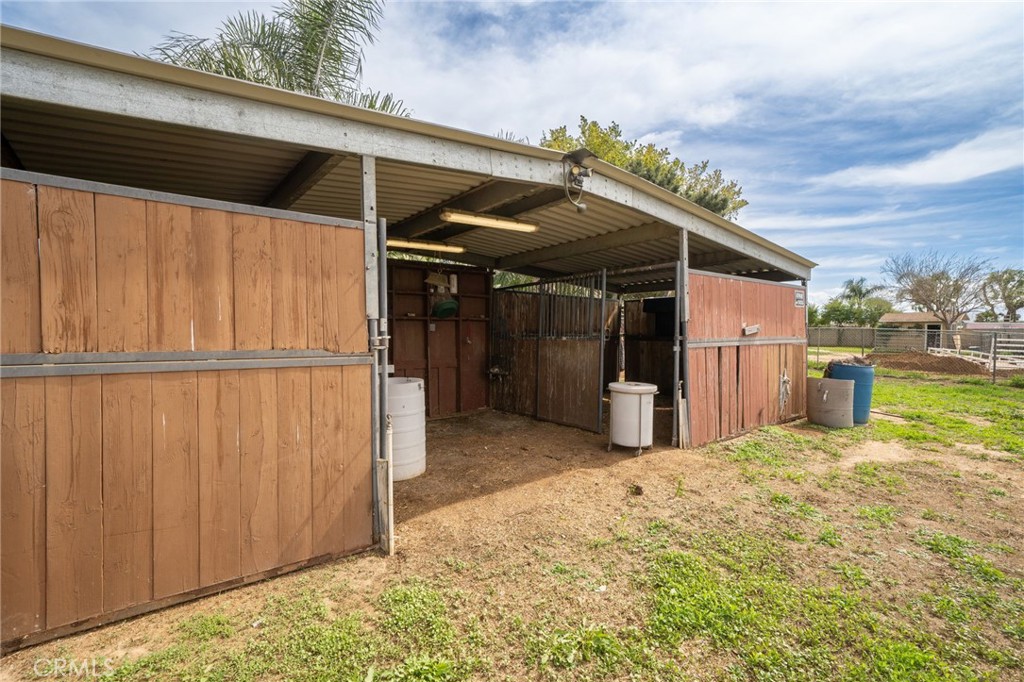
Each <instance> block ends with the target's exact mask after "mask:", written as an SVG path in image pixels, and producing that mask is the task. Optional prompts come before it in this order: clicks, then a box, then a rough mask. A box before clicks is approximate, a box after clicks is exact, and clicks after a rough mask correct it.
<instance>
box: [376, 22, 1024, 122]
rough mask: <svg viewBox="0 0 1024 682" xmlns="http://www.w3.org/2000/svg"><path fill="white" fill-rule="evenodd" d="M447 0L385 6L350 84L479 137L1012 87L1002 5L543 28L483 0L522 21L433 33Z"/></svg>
mask: <svg viewBox="0 0 1024 682" xmlns="http://www.w3.org/2000/svg"><path fill="white" fill-rule="evenodd" d="M449 7H450V6H448V5H445V4H434V3H396V4H392V5H389V6H388V10H387V13H386V18H385V24H384V27H383V31H382V35H381V37H380V40H379V41H378V42H377V44H376V45H375V46H373V47H371V48H369V49H368V50H367V67H366V80H367V82H368V83H369V84H371V85H372V86H373V87H374V88H383V89H386V90H389V91H392V92H395V93H397V94H399V95H400V96H402V97H404V98H405V99H406V101H407V102H408V103H409V104H410V105H411V106H412V107H413V108H414V109H415V111H416V114H417V117H422V118H425V119H427V120H438V121H445V122H449V123H454V124H455V125H460V126H463V127H468V128H470V129H472V130H477V131H480V132H494V131H496V130H497V129H498V128H505V129H512V130H516V131H517V132H519V133H520V134H526V135H530V136H531V137H534V136H535V135H536V134H537V133H538V132H539V131H541V130H543V129H546V128H548V127H551V126H554V125H557V124H560V123H570V124H571V123H572V122H573V121H574V120H575V118H576V116H578V115H579V114H580V113H585V114H587V115H588V116H590V117H593V118H597V119H598V120H600V121H602V122H606V121H610V120H613V119H614V120H616V121H618V122H619V123H621V124H622V125H623V128H624V129H625V131H626V134H627V135H630V136H640V135H644V134H646V133H647V132H649V131H653V130H661V131H663V133H664V132H666V127H665V126H664V123H665V121H673V122H674V123H673V125H675V126H678V125H680V124H682V125H688V126H694V127H697V128H700V127H713V126H724V125H729V124H730V123H736V122H749V121H754V120H757V119H758V118H759V117H760V116H761V115H762V113H761V112H762V111H764V110H765V107H767V106H769V104H768V102H769V101H773V100H784V99H785V98H793V97H810V98H813V99H815V100H816V101H818V102H820V103H821V104H823V105H824V106H825V109H826V113H827V109H829V108H832V109H835V110H840V109H841V110H846V111H848V110H850V109H860V110H863V109H865V108H868V107H878V106H886V107H888V106H889V105H890V104H891V103H892V102H921V101H924V100H938V99H944V100H947V102H946V104H947V106H956V105H957V103H958V102H962V103H969V102H972V101H973V99H972V98H974V97H976V96H977V95H978V94H979V93H981V92H983V91H986V90H990V89H991V88H993V87H997V86H1000V85H1001V86H1004V87H1006V88H1014V87H1016V88H1018V89H1019V82H1020V77H1019V75H1020V72H1021V67H1020V64H1019V61H1020V56H1021V55H1020V47H1019V43H1020V36H1019V33H1020V32H1019V30H1018V29H1019V26H1020V17H1021V11H1020V7H1017V6H1014V5H997V4H982V3H978V4H970V5H969V4H941V5H940V4H929V5H921V4H913V5H909V4H908V5H897V4H866V3H865V4H859V3H858V4H852V3H842V4H840V3H835V4H825V3H819V4H815V3H812V4H806V3H799V4H776V3H771V4H749V3H744V4H728V3H715V4H693V3H609V4H598V5H592V4H581V5H580V9H579V17H578V20H576V21H574V22H573V23H572V24H571V25H567V24H565V22H564V18H563V21H562V22H561V23H560V24H557V23H555V22H552V21H546V20H545V12H547V11H549V7H548V6H547V5H544V4H539V5H538V6H537V7H535V8H533V9H532V10H531V12H532V11H535V12H536V18H535V19H534V21H535V23H534V24H533V25H532V26H531V25H529V24H528V22H529V21H530V18H531V17H532V16H533V15H526V18H524V16H523V15H522V14H518V15H507V13H508V12H510V11H511V9H510V8H515V7H516V5H509V4H508V3H498V4H497V6H495V5H489V4H488V5H485V6H484V7H485V8H486V9H487V10H488V11H490V12H492V14H494V15H497V16H500V17H502V19H503V20H507V21H508V22H513V21H518V22H520V23H523V24H526V26H522V25H501V26H500V28H501V30H502V32H503V33H504V37H503V38H502V39H495V40H493V41H492V40H488V39H487V38H488V37H489V36H490V35H491V34H490V31H491V30H492V28H491V27H490V26H489V25H488V26H485V27H484V28H472V29H466V30H468V31H470V32H471V34H470V35H469V36H468V37H466V38H465V39H463V40H458V39H455V40H445V39H444V38H443V37H442V36H443V35H445V32H448V34H452V32H453V28H452V24H451V23H450V22H449V18H450V16H451V15H452V14H453V13H455V12H456V11H455V10H449V9H448V8H449ZM499 9H500V10H501V12H502V13H499V11H498V10H499ZM553 24H554V25H553ZM455 35H456V36H458V33H457V32H456V33H455ZM951 94H954V95H955V97H951V96H950V95H951ZM908 111H909V109H908ZM899 113H900V111H899V110H898V109H897V110H896V114H897V115H899ZM796 115H802V113H801V112H796ZM453 119H454V120H453Z"/></svg>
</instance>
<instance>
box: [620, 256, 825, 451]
mask: <svg viewBox="0 0 1024 682" xmlns="http://www.w3.org/2000/svg"><path fill="white" fill-rule="evenodd" d="M798 292H800V294H803V295H806V291H805V290H804V289H803V287H794V286H792V285H786V284H776V283H772V282H763V281H758V280H751V279H740V278H736V277H724V276H720V275H712V274H710V273H700V272H691V273H690V320H689V323H688V325H687V336H688V340H687V343H688V345H689V354H688V357H689V371H690V390H689V395H690V404H689V408H690V419H691V424H690V439H691V444H692V445H694V446H697V445H703V444H704V443H710V442H712V441H715V440H718V439H720V438H727V437H729V436H734V435H737V434H739V433H742V432H744V431H748V430H750V429H753V428H757V427H759V426H764V425H766V424H774V423H777V422H780V421H786V420H788V419H793V418H796V417H799V416H802V415H803V414H804V412H805V410H806V398H805V396H804V386H805V382H804V377H805V376H806V375H807V352H806V351H807V345H806V344H807V341H806V325H805V309H804V308H803V306H802V305H798V302H802V301H803V300H804V299H802V298H799V297H798ZM643 310H644V302H643V301H628V302H627V303H626V306H625V325H626V327H625V328H626V353H625V355H626V378H627V379H628V380H630V381H644V382H648V383H654V384H657V385H658V391H659V393H660V394H661V395H673V394H674V391H673V390H672V369H673V368H672V363H673V357H672V340H671V338H669V337H665V336H659V335H658V334H657V330H656V325H655V315H654V314H652V313H644V312H643ZM752 326H758V327H759V330H758V331H757V332H756V333H753V334H747V335H745V334H744V333H743V329H744V327H752ZM783 376H785V378H786V379H788V382H787V381H785V379H784V378H783ZM782 395H786V400H785V401H780V396H782Z"/></svg>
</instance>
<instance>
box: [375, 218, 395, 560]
mask: <svg viewBox="0 0 1024 682" xmlns="http://www.w3.org/2000/svg"><path fill="white" fill-rule="evenodd" d="M387 237H388V224H387V221H386V220H385V219H384V218H378V219H377V239H378V242H377V251H378V253H380V254H381V258H380V266H379V268H378V271H379V277H378V282H379V290H378V310H379V313H380V322H379V324H378V326H377V350H378V352H379V353H380V361H379V363H380V364H379V371H380V377H379V381H380V414H381V415H382V416H383V420H382V422H381V433H380V445H379V448H378V459H377V462H378V466H379V468H380V477H381V478H382V479H383V482H382V483H383V485H382V486H381V488H382V492H383V493H384V500H383V504H382V505H381V522H382V528H383V532H382V533H381V548H382V549H383V550H384V551H385V552H387V554H388V555H392V554H394V553H395V505H394V463H393V461H392V457H391V446H392V440H391V439H392V429H391V427H392V424H391V414H390V412H389V411H388V374H390V372H389V363H390V357H389V353H388V349H389V347H390V345H391V336H390V334H389V333H388V259H387Z"/></svg>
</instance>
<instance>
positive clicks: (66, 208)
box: [38, 185, 99, 353]
mask: <svg viewBox="0 0 1024 682" xmlns="http://www.w3.org/2000/svg"><path fill="white" fill-rule="evenodd" d="M38 191H39V243H40V256H39V260H40V299H41V302H42V337H43V344H42V345H43V351H44V352H46V353H73V352H80V353H87V352H94V351H96V350H97V348H98V347H99V344H98V335H97V328H98V327H99V324H98V321H97V308H96V224H95V220H96V212H95V206H94V201H93V195H92V194H91V193H89V192H77V191H73V190H67V189H59V188H57V187H47V186H45V185H40V186H39V188H38Z"/></svg>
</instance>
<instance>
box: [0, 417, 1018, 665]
mask: <svg viewBox="0 0 1024 682" xmlns="http://www.w3.org/2000/svg"><path fill="white" fill-rule="evenodd" d="M660 420H661V421H662V423H663V425H662V426H661V433H660V434H659V439H662V440H663V439H664V436H665V432H664V429H665V426H664V424H667V422H668V418H667V416H666V415H665V414H661V415H660ZM783 430H784V431H785V432H786V433H792V434H796V435H800V434H815V433H819V432H817V431H815V430H814V429H812V428H811V427H808V426H807V425H806V424H805V423H804V422H797V423H794V424H791V425H788V426H786V427H784V429H783ZM427 439H428V440H427V442H428V444H429V453H428V467H427V471H426V473H425V474H424V475H422V476H420V477H418V478H416V479H413V480H409V481H404V482H399V483H397V484H396V485H395V499H396V509H395V519H396V524H397V525H396V527H397V543H398V552H397V554H396V555H395V556H394V557H391V558H388V557H384V556H382V555H381V554H380V553H378V552H375V551H373V552H368V553H365V554H363V555H359V556H355V557H350V558H348V559H344V560H340V561H337V562H334V563H331V564H328V565H325V566H320V567H317V568H313V569H309V570H306V571H303V572H300V573H298V574H293V575H289V576H285V577H282V578H278V579H275V580H270V581H266V582H263V583H260V584H256V585H253V586H249V587H245V588H240V589H236V590H232V591H229V592H226V593H223V594H220V595H217V596H213V597H210V598H207V599H203V600H200V601H198V602H193V603H190V604H185V605H182V606H178V607H174V608H171V609H167V610H165V611H162V612H159V613H155V614H151V615H148V616H144V617H140V618H137V619H135V620H132V621H129V622H124V623H119V624H115V625H112V626H108V627H105V628H102V629H99V630H95V631H92V632H88V633H85V634H81V635H78V636H75V637H70V638H66V639H64V640H62V641H59V642H55V643H50V644H45V645H42V646H39V647H35V648H32V649H29V650H25V651H22V652H18V653H16V654H14V655H12V656H9V657H7V658H6V659H5V660H4V661H3V666H2V668H3V671H4V675H3V678H4V679H23V678H33V674H32V665H33V662H34V661H37V660H39V659H40V658H41V657H53V656H57V655H63V656H69V657H77V658H88V657H111V658H112V659H113V661H114V663H115V664H118V663H120V662H123V661H125V660H133V659H137V658H139V657H140V656H143V655H145V654H146V653H148V652H153V651H157V650H159V649H161V648H162V647H164V646H166V645H167V643H168V642H170V641H172V640H173V638H174V636H175V634H174V633H175V630H174V628H175V625H176V624H178V623H180V622H182V621H183V620H184V619H186V618H187V617H189V616H190V615H192V614H196V613H213V612H216V613H224V614H226V615H227V616H228V617H229V618H231V619H232V620H233V621H234V622H239V621H243V620H244V621H245V622H248V619H251V618H255V616H254V615H253V614H256V613H258V609H259V607H260V605H261V604H263V603H265V602H266V600H267V599H268V597H269V596H270V595H272V594H280V593H289V592H294V591H295V590H297V589H300V588H302V587H303V586H310V585H312V586H314V587H316V588H317V589H320V590H321V591H322V592H323V593H324V594H327V595H329V596H328V597H327V600H328V602H329V604H328V606H329V608H330V611H331V613H333V614H344V613H347V612H350V611H354V610H361V611H365V612H369V611H372V610H373V608H374V603H375V599H376V598H377V596H378V595H379V594H380V592H381V590H382V589H384V588H385V587H387V586H389V585H393V584H396V583H398V582H401V581H403V580H405V579H408V578H413V577H415V578H417V579H423V580H426V581H429V582H431V583H434V584H440V585H444V586H447V588H449V589H451V590H454V591H455V592H456V593H458V594H461V595H463V597H462V600H463V601H462V602H461V603H460V604H461V605H460V606H459V607H458V608H461V609H465V610H468V611H472V612H474V613H479V614H483V615H481V616H480V618H481V619H482V620H483V621H484V622H483V624H482V625H483V627H484V628H485V629H486V628H487V619H489V618H491V619H494V622H498V621H500V620H501V619H503V618H505V617H507V616H508V615H509V614H514V615H515V617H516V618H520V619H522V620H523V621H525V622H530V621H534V620H544V619H550V618H552V617H557V616H558V614H572V617H573V618H574V619H580V620H583V621H587V620H590V621H597V622H601V623H604V624H607V625H608V626H609V627H614V628H618V627H624V626H638V627H639V626H642V625H643V622H644V621H643V618H644V615H643V613H642V605H643V600H642V599H639V598H638V597H637V589H638V588H637V585H636V584H635V581H634V580H633V579H632V578H631V576H632V575H634V572H635V570H637V569H638V568H639V567H638V566H637V564H638V563H639V562H642V561H643V556H642V554H641V553H638V552H634V551H633V550H628V549H627V550H622V551H617V552H616V553H614V554H612V555H606V554H603V553H602V551H598V550H595V549H594V547H597V546H599V545H600V543H602V542H610V541H611V540H612V539H614V538H615V537H617V536H618V535H619V534H627V535H628V534H634V535H636V534H640V535H643V534H644V532H645V531H644V529H645V528H648V527H650V524H652V523H655V522H658V523H660V522H665V523H668V524H671V525H672V526H673V527H675V528H676V529H677V533H678V536H679V537H687V536H690V535H694V534H699V533H702V532H705V531H729V530H730V529H743V530H744V531H745V532H751V533H763V534H766V535H767V536H770V537H775V538H779V540H778V542H780V543H782V542H783V540H782V539H781V535H780V532H782V531H785V530H786V529H791V530H793V532H794V533H796V532H797V531H800V532H803V533H808V534H810V533H815V532H816V531H814V530H813V529H811V528H810V526H809V524H810V523H811V522H810V521H807V520H800V519H795V518H791V517H790V516H787V515H785V514H777V513H773V512H772V511H771V509H772V508H771V507H770V506H768V505H767V502H766V500H765V495H766V492H765V491H766V490H767V489H768V488H770V490H771V491H774V492H776V493H784V494H787V495H791V496H792V497H793V498H798V499H799V500H801V501H803V502H806V503H807V504H809V505H812V506H813V507H814V508H816V509H819V510H820V511H821V513H822V514H825V515H827V517H828V518H829V519H830V521H831V523H832V524H833V525H834V526H835V527H836V528H838V529H839V531H840V532H841V533H842V535H843V538H844V542H843V544H842V546H839V547H830V546H825V545H822V544H816V543H814V542H813V541H812V542H810V543H807V544H799V545H797V548H796V549H795V550H793V551H796V552H803V553H805V554H806V557H807V559H806V560H805V561H799V562H797V564H796V565H797V566H798V569H797V570H798V571H799V572H800V573H801V574H802V575H799V576H797V577H798V578H800V579H806V580H807V581H810V582H813V583H818V584H823V585H828V584H834V583H836V582H837V581H838V580H839V578H838V577H837V576H836V575H835V573H834V572H833V571H831V570H830V569H829V568H827V567H828V566H830V565H833V564H835V563H836V562H855V563H857V564H858V565H860V566H863V567H864V570H865V571H866V572H867V574H868V575H869V576H870V577H871V579H872V581H873V584H874V585H876V586H877V587H876V588H875V589H874V592H873V595H872V596H873V598H875V599H879V600H882V601H883V602H885V601H889V602H893V603H897V602H898V603H906V602H907V601H908V600H913V599H914V598H915V595H917V594H918V593H919V592H920V588H921V586H922V585H935V584H939V583H940V582H941V581H942V580H943V579H945V578H947V577H949V574H950V571H951V570H952V569H950V567H949V565H948V562H946V561H945V560H944V559H943V558H942V557H938V556H936V557H934V558H932V559H930V560H925V561H922V560H921V558H920V557H921V547H920V546H919V545H917V544H915V543H914V541H913V539H912V534H913V532H915V531H916V530H917V529H920V528H922V527H925V528H928V527H933V526H934V527H935V528H938V527H944V526H948V525H949V524H950V523H952V521H951V520H952V519H956V522H955V524H953V525H954V526H955V530H956V532H958V533H962V534H964V535H967V536H970V537H972V538H974V539H975V540H977V541H978V542H991V543H996V542H999V543H1004V544H1006V545H1008V546H1011V547H1013V548H1016V550H1017V551H1015V553H1012V554H1007V555H1006V556H1004V557H1001V558H1000V564H999V565H1000V567H1001V568H1002V570H1004V571H1006V572H1007V573H1008V574H1010V575H1016V576H1018V577H1020V576H1024V515H1022V508H1021V498H1022V495H1024V468H1022V466H1021V465H1020V463H1019V462H1017V461H1011V460H1010V459H1009V458H1007V457H1006V456H1005V453H1000V452H994V451H986V450H985V449H984V448H979V447H974V448H973V449H965V448H962V447H950V448H932V449H929V450H919V449H914V448H911V447H908V446H906V445H899V444H896V443H882V442H874V441H865V442H861V443H857V444H855V445H853V446H851V447H849V448H848V449H846V450H844V451H842V452H841V453H840V454H838V455H835V456H830V455H827V454H824V453H821V452H816V453H812V454H808V455H806V456H802V457H801V458H800V459H799V460H798V462H797V464H796V465H795V466H794V467H792V471H794V472H796V473H794V474H793V475H792V476H788V475H787V476H778V477H775V478H771V477H769V479H768V480H765V479H764V478H761V479H759V478H758V477H757V476H751V475H750V472H749V471H744V470H743V469H742V467H738V466H737V464H736V463H735V462H734V461H730V460H728V459H727V458H725V457H723V456H722V453H723V451H722V450H721V446H712V447H711V448H706V449H700V450H694V451H679V450H675V449H672V448H668V447H666V446H658V447H656V448H655V449H654V450H653V451H651V452H649V453H645V454H644V455H643V456H641V457H636V456H634V454H633V452H631V451H629V450H627V449H625V448H621V449H620V448H617V449H614V450H613V451H611V452H608V451H606V445H607V436H602V435H598V434H594V433H588V432H585V431H581V430H578V429H573V428H567V427H563V426H558V425H554V424H549V423H543V422H537V421H534V420H532V419H529V418H526V417H519V416H514V415H509V414H504V413H500V412H493V411H482V412H479V413H476V414H473V415H470V416H463V417H457V418H452V419H444V420H437V421H431V422H430V423H429V424H428V436H427ZM863 463H877V464H879V465H881V466H883V467H884V471H887V472H892V473H893V474H894V475H898V477H899V478H900V479H902V480H903V481H905V482H906V483H905V485H902V486H901V487H900V488H899V489H898V490H897V489H895V488H893V489H889V488H887V487H885V486H870V487H865V486H864V485H857V484H856V483H855V482H854V479H853V476H854V472H855V470H856V471H858V472H859V471H861V470H862V468H860V469H859V468H858V465H859V464H863ZM857 475H859V473H858V474H857ZM830 479H835V480H846V479H849V483H848V484H842V485H833V486H828V485H824V484H822V485H814V484H813V483H811V481H815V480H818V481H826V480H830ZM978 485H981V486H983V488H994V487H998V488H999V489H1000V490H1001V491H1003V493H1002V494H1001V496H998V497H996V496H993V495H985V494H982V493H979V492H978V490H979V489H978V488H977V486H978ZM983 488H982V489H983ZM869 503H870V504H885V505H893V506H894V507H897V508H898V509H899V510H900V515H899V516H898V518H896V520H895V522H894V523H895V526H894V528H893V529H892V530H891V531H890V530H884V531H882V530H872V531H865V530H863V528H861V527H860V526H859V525H858V524H859V521H858V518H857V515H856V510H857V508H858V505H863V504H869ZM925 510H927V513H925V514H924V516H925V517H926V519H932V520H924V519H922V512H924V511H925ZM800 524H805V525H808V527H806V528H803V529H802V530H801V528H800ZM557 565H562V566H571V567H573V570H575V571H578V574H579V575H580V576H587V577H586V578H585V579H580V580H576V581H570V582H567V581H566V580H564V579H561V578H560V577H559V576H557V575H553V574H552V567H553V566H557ZM553 614H554V615H553ZM924 617H925V618H931V616H927V615H926V616H924ZM252 625H253V626H254V627H258V626H259V624H258V623H253V624H252ZM936 627H941V626H939V625H937V626H936ZM993 636H994V637H997V636H996V635H993ZM997 638H998V637H997ZM999 642H1000V643H1001V644H1006V642H1004V641H1003V640H999ZM499 650H500V647H499ZM503 655H504V656H505V658H504V659H503V658H502V656H503ZM682 655H683V656H684V658H685V657H686V656H687V655H689V656H691V658H692V660H690V663H691V664H692V665H693V666H695V668H694V669H695V670H699V669H700V660H701V656H708V655H710V654H708V653H707V652H706V651H703V650H702V649H701V648H700V647H698V648H696V649H694V650H693V651H691V652H690V653H689V654H686V653H685V652H684V653H683V654H682ZM492 656H493V658H492V663H491V665H492V668H491V672H490V673H489V674H488V675H487V677H488V678H493V679H521V676H525V673H524V666H523V661H522V658H521V657H519V658H517V654H515V653H514V652H513V651H511V650H510V651H509V652H508V653H507V654H500V653H499V654H493V655H492ZM529 677H530V678H533V677H534V675H533V674H532V673H531V674H530V675H529Z"/></svg>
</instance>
